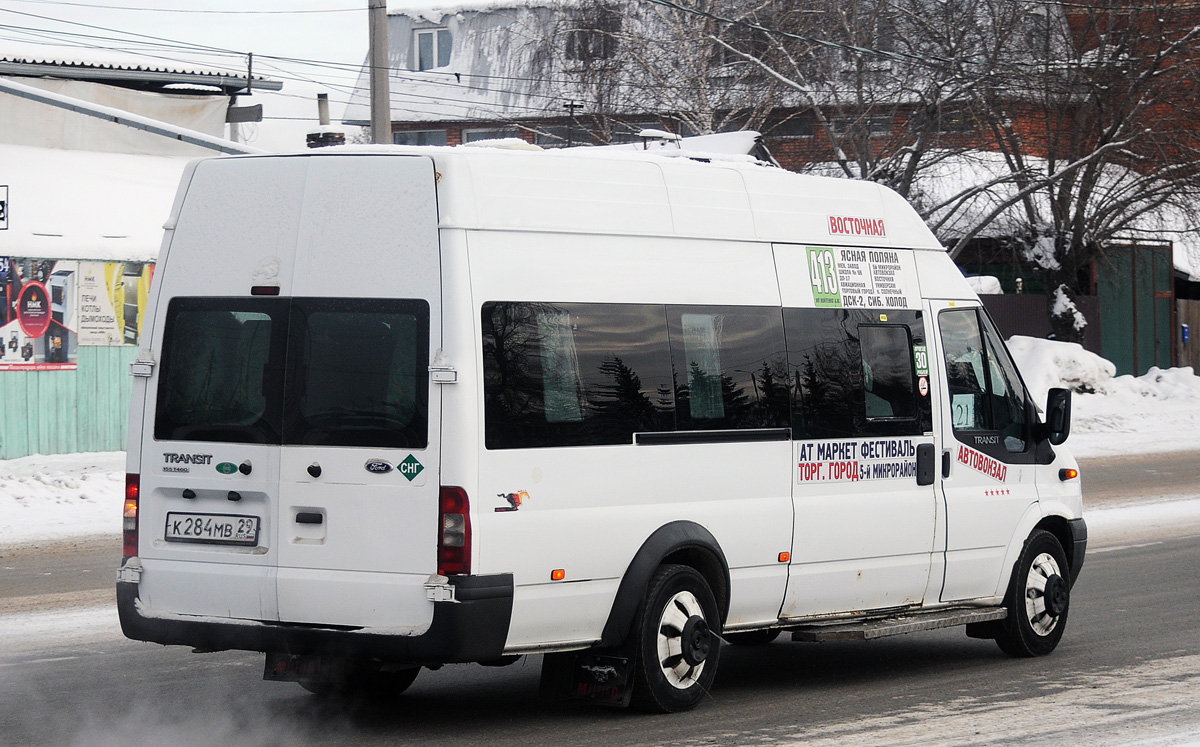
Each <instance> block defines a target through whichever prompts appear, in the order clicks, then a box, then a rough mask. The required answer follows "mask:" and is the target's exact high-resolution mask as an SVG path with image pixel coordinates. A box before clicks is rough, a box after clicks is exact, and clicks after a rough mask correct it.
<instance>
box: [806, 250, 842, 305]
mask: <svg viewBox="0 0 1200 747" xmlns="http://www.w3.org/2000/svg"><path fill="white" fill-rule="evenodd" d="M807 249H808V275H809V278H810V279H811V281H812V292H813V305H815V306H841V305H842V289H841V287H840V286H839V285H838V270H837V260H836V259H834V256H833V250H832V249H830V248H828V247H823V246H810V247H807Z"/></svg>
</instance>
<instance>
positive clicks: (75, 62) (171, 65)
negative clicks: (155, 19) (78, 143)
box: [0, 42, 283, 94]
mask: <svg viewBox="0 0 1200 747" xmlns="http://www.w3.org/2000/svg"><path fill="white" fill-rule="evenodd" d="M0 75H10V76H21V77H38V78H67V79H70V80H89V81H95V82H98V83H110V84H113V85H120V86H125V87H133V88H143V89H152V90H161V89H164V88H165V87H167V86H171V85H178V84H188V85H200V86H208V87H214V88H220V89H221V90H222V91H223V92H224V93H226V94H232V93H237V92H238V91H242V90H244V89H245V88H246V78H247V76H246V72H245V71H238V70H230V69H222V68H217V67H211V66H207V65H195V64H190V63H186V62H182V61H177V60H165V59H159V58H157V57H155V56H153V55H150V54H138V53H134V52H124V51H120V50H109V49H88V48H80V47H61V46H52V45H43V44H21V43H13V42H4V43H0ZM252 87H253V88H256V89H259V90H264V91H278V90H280V89H281V88H283V83H282V82H281V81H278V80H272V79H270V78H266V77H263V76H260V75H255V76H253V82H252Z"/></svg>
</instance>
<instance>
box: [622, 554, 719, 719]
mask: <svg viewBox="0 0 1200 747" xmlns="http://www.w3.org/2000/svg"><path fill="white" fill-rule="evenodd" d="M638 619H639V622H638V627H637V628H636V629H635V630H634V632H633V633H632V635H636V636H637V637H638V641H637V665H636V669H635V675H634V685H633V695H632V704H633V706H634V707H635V708H638V709H639V710H643V711H653V712H658V713H671V712H676V711H688V710H691V709H693V708H695V707H696V706H697V705H698V704H699V703H700V701H701V699H703V698H704V696H705V694H706V693H707V692H708V690H709V688H710V687H711V686H712V682H713V679H714V678H715V677H716V675H717V660H718V659H719V658H720V653H721V648H720V643H721V642H720V639H719V638H718V636H719V635H720V632H721V617H720V612H719V611H718V610H717V602H716V599H715V598H714V597H713V593H712V590H711V589H709V587H708V582H707V581H705V580H704V577H703V576H701V575H700V573H699V572H697V571H696V570H695V569H693V568H690V567H688V566H685V565H664V566H661V567H659V569H658V571H657V572H656V573H655V574H654V577H653V578H652V579H651V580H650V585H649V588H648V589H647V590H646V597H645V600H644V601H643V602H642V610H641V614H640V615H639V618H638Z"/></svg>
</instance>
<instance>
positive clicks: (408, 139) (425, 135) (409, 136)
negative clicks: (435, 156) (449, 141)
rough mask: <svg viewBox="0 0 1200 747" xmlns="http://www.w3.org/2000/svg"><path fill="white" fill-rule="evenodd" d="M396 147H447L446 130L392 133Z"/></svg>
mask: <svg viewBox="0 0 1200 747" xmlns="http://www.w3.org/2000/svg"><path fill="white" fill-rule="evenodd" d="M392 143H394V144H395V145H445V144H446V131H445V130H407V131H401V132H393V133H392Z"/></svg>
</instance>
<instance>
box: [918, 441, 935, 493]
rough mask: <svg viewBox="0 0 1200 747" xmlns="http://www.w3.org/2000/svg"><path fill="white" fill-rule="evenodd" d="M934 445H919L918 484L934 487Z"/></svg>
mask: <svg viewBox="0 0 1200 747" xmlns="http://www.w3.org/2000/svg"><path fill="white" fill-rule="evenodd" d="M934 453H935V451H934V448H933V444H917V484H918V485H932V484H933V481H934V474H933V470H934V466H933V465H934V456H933V455H934Z"/></svg>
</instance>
